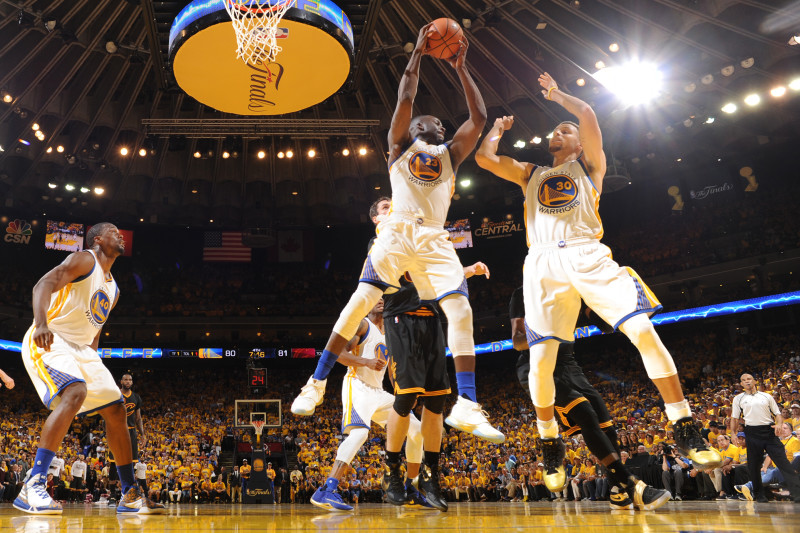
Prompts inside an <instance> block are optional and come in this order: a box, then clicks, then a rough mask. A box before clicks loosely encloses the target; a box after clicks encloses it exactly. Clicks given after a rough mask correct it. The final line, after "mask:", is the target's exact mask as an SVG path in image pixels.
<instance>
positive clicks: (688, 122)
mask: <svg viewBox="0 0 800 533" xmlns="http://www.w3.org/2000/svg"><path fill="white" fill-rule="evenodd" d="M692 124H694V121H693V120H692V119H690V118H687V119H686V120H684V121H683V125H684V126H686V127H687V128H691V127H692Z"/></svg>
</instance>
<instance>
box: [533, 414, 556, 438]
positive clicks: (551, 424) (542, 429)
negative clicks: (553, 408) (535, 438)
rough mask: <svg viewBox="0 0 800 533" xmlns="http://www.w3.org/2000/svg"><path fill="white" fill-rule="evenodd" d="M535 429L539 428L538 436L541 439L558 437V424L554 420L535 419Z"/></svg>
mask: <svg viewBox="0 0 800 533" xmlns="http://www.w3.org/2000/svg"><path fill="white" fill-rule="evenodd" d="M536 427H537V428H539V436H540V437H541V438H543V439H554V438H556V437H558V423H556V419H555V418H551V419H550V420H541V419H539V418H537V419H536Z"/></svg>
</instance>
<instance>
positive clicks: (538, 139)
mask: <svg viewBox="0 0 800 533" xmlns="http://www.w3.org/2000/svg"><path fill="white" fill-rule="evenodd" d="M541 142H542V138H541V137H539V136H538V135H536V136H535V137H534V138H533V139H531V143H532V144H539V143H541Z"/></svg>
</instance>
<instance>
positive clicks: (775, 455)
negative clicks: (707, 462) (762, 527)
mask: <svg viewBox="0 0 800 533" xmlns="http://www.w3.org/2000/svg"><path fill="white" fill-rule="evenodd" d="M741 384H742V388H743V389H744V392H742V393H741V394H737V395H736V397H735V398H734V399H733V411H732V413H731V435H732V441H733V443H734V444H735V445H737V446H738V445H739V438H738V437H737V436H736V434H737V433H738V431H739V418H740V417H743V418H744V434H745V437H746V438H747V441H746V446H747V473H748V474H750V480H751V481H752V482H753V496H754V499H755V500H756V501H758V502H766V501H767V496H766V494H764V490H763V485H762V484H761V472H760V468H761V464H762V463H763V462H764V452H765V451H766V452H767V454H768V455H769V457H770V459H772V462H773V463H775V466H776V467H778V470H780V472H781V474H783V479H784V483H785V484H786V486H787V487H789V492H790V493H791V495H792V498H793V499H794V501H795V503H800V478H798V476H797V473H796V472H795V471H794V470H793V469H792V466H791V464H790V463H789V461H788V459H786V449H785V448H784V446H783V444H782V443H781V441H780V439H779V438H778V432H779V428H780V427H781V424H782V423H783V417H782V416H781V411H780V409H778V404H777V403H775V399H774V398H773V397H772V396H770V395H769V394H767V393H765V392H759V391H757V390H756V383H755V380H754V379H753V376H751V375H750V374H742V377H741ZM773 417H774V419H773Z"/></svg>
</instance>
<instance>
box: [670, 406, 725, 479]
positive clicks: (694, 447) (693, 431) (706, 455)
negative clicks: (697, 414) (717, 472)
mask: <svg viewBox="0 0 800 533" xmlns="http://www.w3.org/2000/svg"><path fill="white" fill-rule="evenodd" d="M673 426H674V430H675V446H676V447H677V448H678V451H680V452H681V453H682V454H683V455H684V456H685V457H688V458H689V459H691V460H692V463H693V464H694V465H696V466H698V467H699V468H701V469H703V470H710V469H714V468H717V467H718V466H720V465H721V464H722V456H721V455H720V454H719V452H718V451H717V450H715V449H714V448H709V447H708V446H707V445H706V443H705V442H704V441H703V437H702V436H700V432H699V431H698V430H697V425H695V423H694V419H693V418H692V417H690V416H687V417H685V418H681V419H680V420H678V421H676V422H675V423H674V424H673Z"/></svg>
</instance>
